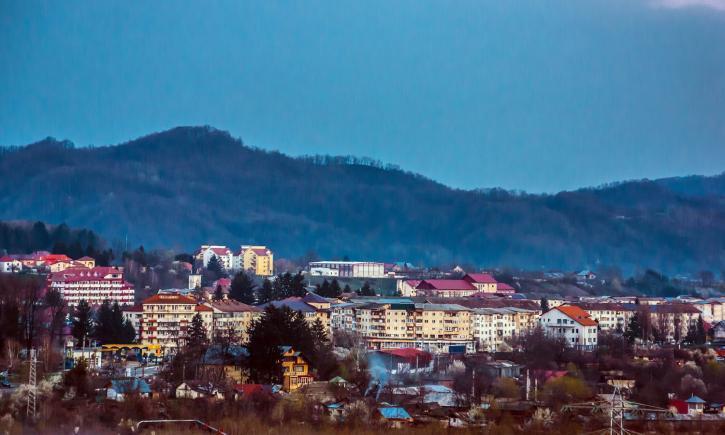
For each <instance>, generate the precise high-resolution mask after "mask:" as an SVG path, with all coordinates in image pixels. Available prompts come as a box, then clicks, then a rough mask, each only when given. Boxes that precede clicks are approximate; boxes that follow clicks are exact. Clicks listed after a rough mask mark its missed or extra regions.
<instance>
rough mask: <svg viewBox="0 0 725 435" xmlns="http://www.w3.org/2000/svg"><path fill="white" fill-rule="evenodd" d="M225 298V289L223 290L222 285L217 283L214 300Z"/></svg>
mask: <svg viewBox="0 0 725 435" xmlns="http://www.w3.org/2000/svg"><path fill="white" fill-rule="evenodd" d="M223 299H224V290H222V286H221V285H219V284H217V286H216V290H214V295H213V296H212V300H215V301H221V300H223Z"/></svg>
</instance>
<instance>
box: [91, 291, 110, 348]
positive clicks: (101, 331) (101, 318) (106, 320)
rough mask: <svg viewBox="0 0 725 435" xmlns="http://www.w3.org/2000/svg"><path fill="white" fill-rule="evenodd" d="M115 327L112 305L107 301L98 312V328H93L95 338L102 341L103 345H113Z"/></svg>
mask: <svg viewBox="0 0 725 435" xmlns="http://www.w3.org/2000/svg"><path fill="white" fill-rule="evenodd" d="M114 326H115V325H114V324H113V311H112V310H111V303H110V302H109V301H108V299H106V300H105V301H103V303H102V304H101V306H100V307H98V310H97V311H96V326H95V328H93V337H94V338H95V339H96V340H98V341H100V342H101V344H108V343H113V341H114V340H113V338H114Z"/></svg>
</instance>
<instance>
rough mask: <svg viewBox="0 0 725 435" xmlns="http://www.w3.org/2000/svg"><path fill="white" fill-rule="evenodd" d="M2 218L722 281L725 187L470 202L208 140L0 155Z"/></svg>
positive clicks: (688, 180)
mask: <svg viewBox="0 0 725 435" xmlns="http://www.w3.org/2000/svg"><path fill="white" fill-rule="evenodd" d="M0 171H2V173H3V177H0V188H1V189H2V192H3V193H2V195H1V197H0V219H6V220H9V219H29V220H43V221H46V222H54V223H60V222H66V223H68V224H69V225H73V226H82V227H85V228H91V229H93V230H95V231H97V232H98V233H100V234H102V235H103V236H104V237H105V238H106V239H110V240H113V239H124V238H125V237H126V236H128V239H129V242H130V243H134V244H138V243H143V244H144V245H146V246H159V247H160V246H165V247H178V248H184V249H191V248H193V247H195V246H197V245H198V244H200V243H203V242H217V243H226V244H229V245H236V244H238V243H242V242H244V243H247V242H258V243H265V244H267V245H269V246H271V247H273V248H274V249H275V251H276V252H277V254H278V256H287V257H294V256H297V255H302V254H304V253H305V252H307V251H308V250H314V251H316V252H317V253H318V254H319V255H321V256H325V257H327V256H337V257H342V256H344V255H348V256H350V257H355V258H371V259H380V260H394V259H407V260H410V261H416V262H426V263H449V262H466V263H473V264H477V265H482V266H496V265H512V266H519V267H527V268H540V267H544V268H578V267H585V266H590V267H594V266H596V265H597V264H617V265H620V266H623V267H625V268H637V267H654V268H658V269H661V270H664V271H669V272H675V271H677V272H679V271H695V270H700V269H704V268H709V269H713V270H718V271H719V270H721V269H722V268H723V267H725V266H724V265H725V253H724V249H725V188H724V187H723V186H724V185H725V182H724V181H723V180H725V175H720V176H717V177H685V178H677V179H664V180H656V181H646V180H645V181H632V182H625V183H618V184H615V185H611V186H607V187H602V188H598V189H583V190H580V191H575V192H562V193H560V194H557V195H513V194H509V193H506V192H504V191H500V190H490V191H462V190H456V189H451V188H448V187H446V186H444V185H442V184H439V183H436V182H434V181H431V180H429V179H426V178H424V177H421V176H419V175H415V174H411V173H407V172H404V171H401V170H398V169H394V168H385V167H381V166H380V165H375V164H370V163H369V162H365V161H361V160H357V159H351V158H308V159H301V158H290V157H288V156H285V155H282V154H280V153H275V152H266V151H262V150H258V149H254V148H250V147H247V146H244V145H243V144H242V142H241V141H240V140H238V139H234V138H232V137H231V136H230V135H229V134H227V133H225V132H221V131H218V130H215V129H212V128H208V127H180V128H175V129H172V130H169V131H166V132H162V133H157V134H152V135H149V136H145V137H142V138H139V139H136V140H133V141H131V142H128V143H125V144H121V145H117V146H108V147H99V148H75V147H73V146H72V145H71V144H70V143H68V142H57V141H55V140H52V139H47V140H45V141H42V142H39V143H36V144H33V145H29V146H26V147H20V148H14V149H7V150H5V151H4V152H3V153H2V154H1V155H0Z"/></svg>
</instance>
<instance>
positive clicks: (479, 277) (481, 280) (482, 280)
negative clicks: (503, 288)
mask: <svg viewBox="0 0 725 435" xmlns="http://www.w3.org/2000/svg"><path fill="white" fill-rule="evenodd" d="M463 279H464V280H465V281H468V282H469V283H471V284H473V286H474V287H476V290H478V291H479V292H483V293H496V292H498V287H499V283H498V281H496V279H495V278H494V277H493V276H492V275H490V274H488V273H468V274H466V275H465V276H464V277H463Z"/></svg>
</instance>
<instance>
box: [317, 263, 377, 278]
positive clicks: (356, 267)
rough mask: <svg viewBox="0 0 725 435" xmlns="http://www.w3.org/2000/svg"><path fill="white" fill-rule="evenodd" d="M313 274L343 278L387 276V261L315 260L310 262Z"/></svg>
mask: <svg viewBox="0 0 725 435" xmlns="http://www.w3.org/2000/svg"><path fill="white" fill-rule="evenodd" d="M309 270H310V275H312V276H336V277H341V278H385V276H386V274H385V263H380V262H374V261H313V262H310V263H309Z"/></svg>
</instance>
